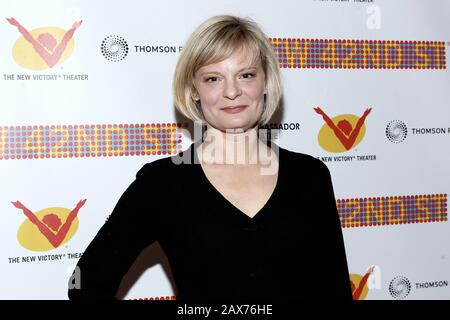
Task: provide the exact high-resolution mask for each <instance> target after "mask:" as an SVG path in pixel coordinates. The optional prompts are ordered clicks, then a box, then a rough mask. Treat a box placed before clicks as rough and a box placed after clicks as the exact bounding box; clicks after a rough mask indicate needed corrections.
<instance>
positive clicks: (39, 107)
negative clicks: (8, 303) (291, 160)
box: [0, 0, 450, 300]
mask: <svg viewBox="0 0 450 320" xmlns="http://www.w3.org/2000/svg"><path fill="white" fill-rule="evenodd" d="M0 12H1V13H2V15H3V17H2V19H0V177H1V183H0V215H1V221H2V223H1V224H0V242H1V244H2V245H1V251H0V272H1V275H2V277H1V279H2V281H1V285H0V287H1V290H0V298H1V299H67V286H68V280H69V278H70V276H71V274H72V271H73V270H74V267H75V265H76V262H77V260H78V259H79V258H80V257H81V255H82V254H83V251H84V249H85V248H86V246H87V245H88V244H89V242H90V241H91V240H92V238H93V237H94V236H95V234H96V233H97V231H98V230H99V228H100V227H101V226H102V225H103V224H104V223H105V221H106V220H107V219H108V216H109V215H110V213H111V212H112V209H113V208H114V206H115V204H116V203H117V201H118V199H119V197H120V195H121V194H122V193H123V192H124V190H125V189H126V188H127V187H128V185H129V184H130V183H131V182H132V181H133V180H134V178H135V174H136V172H137V171H138V170H139V169H140V168H141V167H142V166H143V165H144V164H145V163H148V162H152V161H154V160H156V159H159V158H162V157H168V156H171V155H174V154H176V153H177V152H178V151H180V150H184V149H186V148H187V147H189V145H190V144H191V142H192V141H193V140H194V136H193V130H192V127H193V126H192V123H190V122H189V121H188V120H187V119H185V118H183V117H182V116H181V115H180V114H178V113H176V112H175V108H174V106H173V100H172V93H171V92H172V91H171V90H172V88H171V83H172V75H173V71H174V68H175V64H176V61H177V59H178V56H179V54H180V52H181V50H183V44H184V42H185V41H186V39H187V37H188V36H189V35H190V33H191V32H192V31H193V30H194V29H195V28H196V27H197V26H198V25H199V24H200V23H201V22H202V21H204V20H205V19H207V18H209V17H211V16H213V15H218V14H233V15H238V16H241V17H250V18H252V19H253V20H255V21H256V22H257V23H258V24H259V25H260V26H261V27H262V29H263V30H264V32H265V33H266V35H267V37H268V38H270V41H271V44H272V45H273V47H274V49H275V52H276V54H277V56H278V61H279V66H280V68H281V72H282V77H283V84H284V99H283V106H282V109H281V110H280V112H278V113H277V114H276V116H275V117H274V118H273V119H272V121H271V122H270V123H269V124H268V126H267V128H270V129H273V135H272V137H273V138H274V139H275V140H276V142H277V143H278V144H279V145H280V146H282V147H284V148H286V149H290V150H293V151H297V152H302V153H307V154H311V155H313V156H314V157H317V158H319V159H320V160H322V161H324V162H325V163H326V164H327V166H328V167H329V169H330V171H331V173H332V177H333V183H334V188H335V195H336V201H337V207H338V210H339V214H340V219H341V224H342V227H343V232H344V238H345V245H346V250H347V258H348V263H349V272H350V274H349V277H350V279H351V281H352V283H353V288H354V292H353V296H354V299H368V300H372V299H374V300H376V299H449V298H450V287H449V281H450V225H449V223H448V194H449V192H450V179H449V178H450V148H449V147H450V108H449V107H450V106H449V101H450V90H449V88H450V73H449V69H448V66H447V60H448V55H449V53H448V51H449V45H450V42H449V41H450V20H449V19H448V17H449V16H450V2H448V1H445V0H441V1H437V0H436V1H424V0H423V1H421V0H397V1H388V0H373V1H368V0H367V1H363V0H359V1H356V0H347V1H344V0H342V1H331V0H328V1H327V0H322V1H319V0H304V1H293V0H278V1H266V2H261V1H259V0H251V1H239V0H227V1H225V0H224V1H219V2H211V1H205V0H197V1H181V0H167V1H163V2H159V1H151V2H147V1H137V0H136V1H131V2H124V1H110V0H109V1H106V0H104V1H94V2H93V1H87V0H86V1H82V0H74V1H56V0H55V1H52V0H44V1H38V2H37V1H31V0H30V1H23V0H21V1H2V2H1V3H0ZM292 188H295V185H294V186H292ZM175 196H176V195H174V197H175ZM149 201H158V199H152V198H151V195H149ZM166 208H167V211H170V210H171V204H170V203H167V204H166ZM298 214H305V212H303V210H302V204H301V202H300V203H299V204H298ZM317 214H320V213H319V212H318V213H317ZM307 276H308V275H305V277H307ZM325 276H326V275H324V277H325ZM73 280H76V279H73ZM72 282H73V281H72ZM118 297H119V298H121V299H149V300H156V299H158V300H161V299H164V300H165V299H176V298H177V291H176V287H175V285H174V281H173V277H172V275H171V271H170V265H169V264H168V263H167V259H166V257H165V255H164V252H163V251H162V250H161V248H160V247H159V245H158V244H157V243H156V244H154V245H152V246H150V247H148V248H147V249H145V250H144V251H143V253H142V254H141V256H140V257H139V258H138V260H137V261H136V263H135V264H134V265H133V267H132V269H131V270H130V272H129V273H128V274H127V275H126V277H125V278H124V280H123V282H122V285H121V288H120V290H119V293H118Z"/></svg>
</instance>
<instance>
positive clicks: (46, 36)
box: [6, 18, 82, 68]
mask: <svg viewBox="0 0 450 320" xmlns="http://www.w3.org/2000/svg"><path fill="white" fill-rule="evenodd" d="M6 20H8V22H9V23H10V24H11V25H13V26H15V27H17V29H18V30H19V32H20V33H21V34H22V35H23V37H24V38H25V40H27V41H28V42H29V43H31V45H32V46H33V48H34V50H35V51H36V52H37V53H38V54H39V55H40V56H41V58H42V59H43V60H44V61H45V63H46V64H47V65H48V66H49V67H50V68H52V67H53V66H54V65H56V64H57V63H58V61H59V59H60V58H61V56H62V54H63V53H64V50H66V47H67V44H68V43H69V41H70V39H72V36H73V34H74V32H75V30H76V29H77V28H78V27H79V26H80V25H81V22H82V20H80V21H76V22H75V23H74V24H73V25H72V28H71V29H69V30H68V31H67V32H66V33H65V34H64V37H63V39H62V40H61V42H60V43H59V44H57V42H56V39H55V37H54V36H52V35H51V34H50V33H48V32H46V33H41V34H40V35H39V36H38V38H37V39H34V38H33V36H32V35H31V33H30V32H29V31H28V30H27V29H25V28H24V27H23V26H22V25H21V24H20V23H19V22H18V21H17V20H16V19H14V18H6ZM55 47H56V48H55Z"/></svg>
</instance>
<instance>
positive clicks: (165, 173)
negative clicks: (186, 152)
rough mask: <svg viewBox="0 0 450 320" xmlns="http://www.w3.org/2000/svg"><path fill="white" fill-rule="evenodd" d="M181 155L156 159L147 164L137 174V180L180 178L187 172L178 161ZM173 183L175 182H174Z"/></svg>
mask: <svg viewBox="0 0 450 320" xmlns="http://www.w3.org/2000/svg"><path fill="white" fill-rule="evenodd" d="M182 154H183V152H180V153H179V154H176V155H172V156H166V157H163V158H159V159H156V160H154V161H151V162H147V163H146V164H144V165H143V166H142V168H141V169H139V170H138V172H137V173H136V178H141V179H155V178H157V177H162V178H165V179H170V177H171V176H180V175H182V174H184V173H185V172H186V170H185V169H186V166H183V165H182V164H183V163H180V161H178V159H179V157H180V155H182ZM172 181H173V180H172Z"/></svg>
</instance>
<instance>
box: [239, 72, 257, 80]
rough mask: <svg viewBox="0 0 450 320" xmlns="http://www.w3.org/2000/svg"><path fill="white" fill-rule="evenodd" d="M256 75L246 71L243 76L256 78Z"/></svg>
mask: <svg viewBox="0 0 450 320" xmlns="http://www.w3.org/2000/svg"><path fill="white" fill-rule="evenodd" d="M255 76H256V74H255V73H252V72H247V73H244V74H243V75H242V78H244V79H250V78H254V77H255Z"/></svg>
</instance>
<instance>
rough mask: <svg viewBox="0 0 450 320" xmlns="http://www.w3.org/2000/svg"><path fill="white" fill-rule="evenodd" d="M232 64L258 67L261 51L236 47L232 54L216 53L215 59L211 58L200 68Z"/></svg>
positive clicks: (240, 66) (242, 66)
mask: <svg viewBox="0 0 450 320" xmlns="http://www.w3.org/2000/svg"><path fill="white" fill-rule="evenodd" d="M230 64H232V65H234V66H236V67H239V68H249V67H258V66H260V64H261V59H260V55H259V52H255V50H251V49H248V48H246V47H244V46H241V47H239V48H236V49H234V50H233V51H231V53H230V54H228V55H225V54H219V55H216V57H215V59H211V60H210V61H208V62H207V63H205V64H204V65H202V66H201V67H200V68H199V69H198V70H200V69H202V70H204V69H210V68H214V67H221V66H227V65H228V66H229V65H230ZM198 70H197V71H198Z"/></svg>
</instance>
